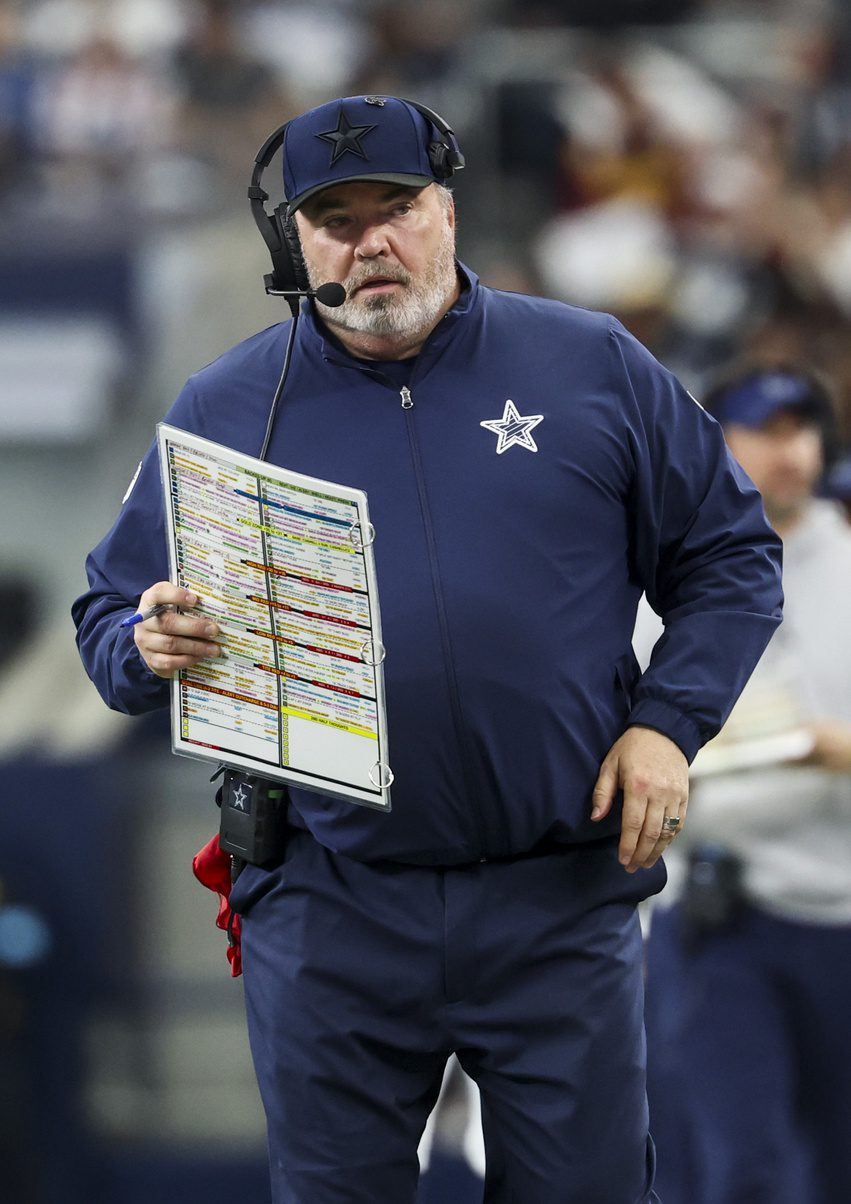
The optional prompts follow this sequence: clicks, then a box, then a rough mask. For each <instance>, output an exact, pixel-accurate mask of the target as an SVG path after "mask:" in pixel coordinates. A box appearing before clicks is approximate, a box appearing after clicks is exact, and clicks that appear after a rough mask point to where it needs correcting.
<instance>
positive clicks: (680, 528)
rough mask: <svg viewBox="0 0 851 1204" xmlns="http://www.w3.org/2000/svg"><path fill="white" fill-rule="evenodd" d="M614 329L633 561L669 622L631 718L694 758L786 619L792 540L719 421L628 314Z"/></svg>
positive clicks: (638, 689)
mask: <svg viewBox="0 0 851 1204" xmlns="http://www.w3.org/2000/svg"><path fill="white" fill-rule="evenodd" d="M610 333H611V338H612V340H613V343H614V355H615V363H616V365H617V368H616V371H618V372H619V373H620V385H621V390H620V392H621V396H624V397H625V398H626V406H627V423H628V436H627V437H628V442H629V444H630V447H631V453H632V456H633V465H632V493H631V497H630V512H631V523H632V530H631V544H632V554H633V557H634V562H633V566H632V568H633V572H634V574H635V576H636V578H637V580H638V582H639V583H640V584H641V586H642V587H643V588H644V590H645V592H646V594H647V598H648V600H649V602H650V604H651V606H652V607H653V609H654V610H655V611H656V612H657V614H659V615H660V616H661V618H662V621H663V623H664V626H665V630H664V634H663V635H662V636H661V638H660V639H659V641H658V643H657V644H656V646H655V648H654V650H653V655H652V657H651V660H650V664H649V665H648V667H647V669H646V670H645V672H644V673H643V675H642V676H641V678H640V680H639V681H638V683H637V686H636V687H635V689H634V691H633V693H632V708H631V711H630V715H629V720H628V722H629V724H630V725H636V724H641V725H643V726H646V727H652V728H655V729H657V730H658V731H660V732H663V733H664V734H665V735H667V736H669V737H670V738H671V739H672V740H673V741H674V742H675V743H676V744H677V745H679V747H680V748H681V749H682V751H683V752H684V753H685V755H686V757H687V758H688V760H689V761H691V760H692V759H693V758H694V756H695V755H696V753H697V751H698V749H699V748H700V747H701V746H702V745H703V744H705V743H706V741H707V740H709V739H711V738H712V736H714V735H715V734H716V733H717V732H718V731H719V729H720V728H721V726H722V725H723V723H724V721H725V720H726V718H727V716H728V714H729V713H730V711H731V709H732V707H733V704H734V703H735V701H736V699H737V698H738V696H739V694H740V693H741V691H742V689H743V688H744V685H745V683H746V682H747V680H748V678H749V677H750V675H751V673H752V672H753V669H754V667H755V666H756V664H757V661H758V660H759V658H760V656H761V655H762V653H763V652H764V650H765V648H766V646H767V644H768V641H769V640H770V638H771V636H772V634H773V632H774V630H775V629H776V627H777V626H778V625H779V623H780V621H781V615H782V605H783V592H782V586H781V556H782V545H781V542H780V539H779V537H778V536H777V535H776V534H775V532H774V531H773V529H772V528H771V527H770V526H769V524H768V521H767V519H766V517H765V512H764V510H763V506H762V498H761V496H760V494H759V492H758V491H757V489H756V487H755V486H754V484H753V483H752V481H751V480H750V478H749V477H748V476H747V475H746V474H745V472H744V471H743V470H742V469H741V468H740V466H739V465H738V464H737V462H736V461H735V460H734V459H733V457H732V456H731V455H730V453H729V451H728V450H727V445H726V443H725V440H724V436H723V433H722V431H721V428H720V426H719V425H718V423H717V422H715V420H714V419H713V418H711V417H710V416H709V415H708V414H706V413H705V412H704V411H703V409H702V408H701V407H700V406H699V405H698V403H697V402H696V401H695V400H694V399H693V398H692V397H691V395H690V394H689V393H687V392H686V391H685V389H683V387H682V386H681V385H680V384H679V382H678V381H677V380H676V378H675V377H674V376H672V375H671V373H670V372H668V371H666V369H664V368H662V367H661V365H660V364H658V363H657V362H656V360H654V359H653V357H652V356H651V355H650V353H649V352H648V351H646V350H645V349H644V348H643V347H642V346H641V345H640V344H639V343H638V342H637V341H636V340H635V339H633V338H632V336H631V335H629V334H628V333H627V331H626V330H624V328H623V327H622V326H620V324H619V323H617V322H613V324H612V327H611V331H610Z"/></svg>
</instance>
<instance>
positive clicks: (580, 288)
mask: <svg viewBox="0 0 851 1204" xmlns="http://www.w3.org/2000/svg"><path fill="white" fill-rule="evenodd" d="M362 91H369V92H385V93H393V94H397V95H402V96H410V97H413V98H414V99H417V100H419V101H421V102H423V103H425V104H427V105H430V106H431V107H433V108H435V109H437V110H438V112H440V113H442V114H443V115H444V116H445V117H446V118H447V119H448V120H449V121H450V122H451V124H452V125H453V126H454V128H455V130H456V132H457V134H458V136H459V139H460V142H461V145H462V147H463V149H464V151H465V154H466V156H467V163H468V170H467V171H465V172H464V173H462V174H461V175H460V176H459V177H458V178H457V187H456V190H455V191H456V196H457V201H458V206H459V214H460V224H459V243H460V253H461V257H462V258H463V259H465V260H466V261H467V262H469V263H470V264H471V265H472V266H473V267H474V268H475V269H476V270H477V271H478V272H479V273H480V274H481V275H482V277H483V279H484V280H485V282H486V283H490V284H494V285H498V286H501V287H507V288H512V289H518V290H523V291H535V292H541V293H544V294H547V295H551V296H556V297H560V298H562V299H564V300H568V301H572V302H575V303H577V304H580V305H585V306H589V307H593V308H602V309H607V310H609V311H612V312H614V313H616V314H617V315H618V316H619V317H621V318H622V319H623V320H624V321H625V322H626V324H627V326H628V327H629V328H630V329H631V330H632V331H633V332H634V333H635V334H637V335H638V336H639V337H640V338H641V339H642V340H643V341H644V342H646V343H647V344H648V345H649V346H650V348H651V349H652V350H653V351H654V352H655V353H656V354H657V355H658V356H659V358H660V359H662V360H663V362H665V363H666V364H667V365H668V366H669V367H671V368H672V369H674V370H675V371H676V372H677V373H678V374H679V375H680V377H681V379H682V380H683V381H684V383H685V384H686V385H687V386H688V387H689V388H690V389H691V390H692V392H694V393H695V394H696V395H697V396H698V397H699V396H700V394H701V391H702V390H703V388H704V387H705V385H706V383H707V381H708V380H709V379H710V378H711V377H712V376H713V375H714V374H715V373H716V372H717V371H718V369H719V368H721V367H722V366H725V365H727V364H728V363H729V362H730V361H731V360H734V359H735V358H737V357H741V356H748V357H750V358H753V359H757V360H766V361H767V360H772V359H774V358H776V357H778V356H781V357H783V358H791V359H794V360H796V361H799V362H801V363H804V364H806V365H808V366H809V367H815V368H817V369H819V370H821V371H822V372H824V373H825V374H826V376H827V377H828V378H829V379H830V380H831V381H832V383H833V386H834V389H835V391H836V396H837V399H838V402H839V406H840V411H841V425H842V430H843V435H844V439H845V445H846V448H847V447H848V445H849V440H851V339H849V320H851V187H849V185H851V6H849V5H848V3H847V0H750V2H748V0H690V2H689V0H682V2H676V0H611V2H609V3H606V2H605V0H539V2H534V0H533V2H529V3H526V2H524V0H466V2H465V0H426V2H423V3H416V2H414V0H394V2H391V3H388V2H386V0H311V2H310V3H307V2H301V0H292V2H289V3H288V2H278V3H272V2H263V0H241V2H240V0H203V2H201V0H199V2H197V3H195V2H192V0H29V2H22V3H15V2H9V0H5V2H3V0H0V490H2V493H0V502H1V503H2V510H0V513H2V524H0V603H1V604H2V617H3V622H2V626H0V772H1V773H2V776H0V820H1V821H2V826H0V1161H2V1166H3V1180H4V1183H3V1187H2V1188H0V1198H2V1199H3V1200H4V1201H5V1200H8V1201H9V1204H77V1202H78V1201H79V1202H83V1201H85V1204H135V1202H136V1201H140V1202H141V1201H142V1200H145V1201H148V1200H150V1199H157V1200H158V1201H159V1204H172V1202H174V1204H176V1202H177V1201H180V1204H194V1202H195V1201H202V1200H205V1199H207V1198H209V1197H210V1196H212V1195H213V1194H215V1195H217V1196H218V1197H219V1198H225V1197H226V1198H228V1199H230V1200H231V1201H233V1204H249V1202H250V1204H258V1202H261V1204H262V1201H263V1200H265V1199H268V1189H267V1188H266V1186H265V1165H264V1159H265V1154H264V1138H263V1124H262V1117H261V1113H260V1108H259V1103H258V1100H257V1096H256V1090H255V1086H254V1080H253V1074H252V1071H251V1068H250V1064H249V1059H248V1051H247V1043H246V1039H245V1036H244V1031H243V1015H242V999H241V989H240V986H239V984H238V983H234V982H232V981H231V980H230V978H229V977H228V973H227V965H226V961H225V949H224V938H223V936H222V934H221V933H219V932H217V931H215V930H214V928H213V918H214V911H215V902H214V899H213V897H212V896H211V895H209V894H208V893H207V892H205V891H204V890H203V889H202V888H201V887H200V886H198V885H197V884H196V883H195V882H194V880H193V878H192V876H191V872H190V862H191V858H192V855H193V854H194V852H195V851H196V849H197V848H198V847H200V845H201V844H203V843H204V842H205V841H206V840H207V838H208V837H209V835H211V833H212V831H213V829H214V825H215V822H216V812H215V809H214V807H213V799H212V788H211V787H210V786H209V785H208V782H207V778H208V776H209V774H208V772H207V771H206V770H205V767H204V766H203V764H201V763H198V764H194V763H192V762H188V761H180V760H178V759H177V758H173V757H172V756H171V755H170V752H169V741H168V731H167V722H166V720H165V718H164V717H153V718H148V719H142V720H128V719H126V718H124V717H122V716H117V715H113V714H111V713H109V712H108V711H106V709H105V708H104V707H103V705H102V704H101V702H100V700H99V699H98V697H97V696H96V694H95V692H94V689H93V687H91V686H90V685H89V683H88V682H87V680H86V679H85V676H84V674H83V671H82V669H81V668H80V666H79V664H78V662H77V658H76V651H75V648H74V641H73V629H72V625H71V621H70V617H69V607H70V603H71V601H72V599H73V598H74V597H75V596H76V595H77V594H78V593H79V592H81V590H82V589H83V587H84V584H85V579H84V574H83V561H84V557H85V554H86V552H87V551H88V549H89V548H90V547H92V546H93V545H94V544H95V543H96V542H97V541H98V539H99V538H100V537H101V536H102V534H103V533H104V532H105V530H106V528H107V526H108V524H109V523H110V521H111V519H112V516H113V515H114V513H115V511H116V510H117V508H118V505H119V504H120V501H121V498H122V496H123V494H124V491H125V489H126V486H127V484H128V482H129V480H130V478H131V476H132V474H133V471H134V469H135V466H136V463H137V461H138V460H139V458H140V456H141V454H142V453H143V451H144V450H145V448H146V447H147V444H148V442H149V441H150V439H151V437H152V434H153V427H154V423H155V422H156V420H157V419H158V418H159V417H160V416H161V414H162V413H163V412H164V411H165V409H166V408H167V406H168V405H169V404H170V402H171V400H172V399H173V398H174V396H175V395H176V393H177V391H178V390H179V388H180V386H181V385H182V383H183V381H184V379H185V377H186V376H187V375H188V374H189V373H190V372H192V371H193V370H194V369H196V368H198V367H200V366H201V365H203V364H204V363H206V362H208V361H209V360H210V359H212V358H214V357H215V356H216V355H217V354H219V353H220V352H221V351H223V350H224V349H225V348H226V347H228V346H229V345H231V344H232V343H234V342H235V341H237V340H238V339H240V338H241V337H243V336H245V335H248V334H249V333H251V332H252V331H254V330H257V329H260V328H262V327H264V326H268V325H270V324H271V323H272V322H275V321H278V320H280V319H281V318H282V317H284V316H285V312H286V311H285V308H284V307H283V305H282V303H280V302H277V301H274V300H271V299H269V298H267V297H266V296H265V294H264V292H263V287H262V276H263V273H264V271H266V270H267V265H266V261H265V254H266V253H265V248H264V247H263V245H262V243H261V241H260V239H259V237H258V235H257V232H256V230H255V228H254V225H253V222H252V220H251V218H250V215H249V210H248V205H247V202H246V199H245V188H246V186H247V183H248V177H249V175H250V167H251V164H252V161H253V156H254V153H255V151H256V149H257V147H258V146H259V145H260V143H261V142H262V141H263V139H264V138H265V136H266V135H267V134H268V133H269V132H270V131H271V130H272V129H274V128H275V127H276V126H277V125H278V124H279V123H280V122H282V121H284V120H286V119H287V118H288V117H290V116H292V115H294V114H295V113H297V112H299V111H301V110H303V109H304V108H306V107H309V106H310V105H312V104H316V103H321V102H322V101H324V100H327V99H329V98H331V97H333V96H337V95H348V94H352V93H357V92H362ZM269 175H270V176H271V175H272V173H271V172H270V173H269ZM833 488H834V489H835V490H836V491H837V492H842V491H844V492H845V493H846V495H851V472H849V468H848V462H847V461H846V462H845V465H844V468H843V467H842V466H840V469H839V470H838V472H837V475H836V477H835V480H834V484H833ZM456 1094H458V1096H459V1099H458V1100H456V1101H455V1102H453V1095H452V1093H451V1092H450V1096H449V1100H448V1102H447V1104H446V1106H445V1108H444V1112H443V1115H442V1119H441V1123H440V1124H439V1126H438V1131H437V1137H436V1143H435V1151H434V1158H433V1162H432V1167H431V1170H430V1171H429V1174H428V1176H427V1177H426V1179H425V1182H424V1186H423V1192H422V1195H423V1200H424V1201H432V1202H433V1201H438V1200H443V1201H448V1200H451V1201H453V1202H455V1204H463V1201H467V1200H469V1201H471V1202H472V1201H474V1200H477V1199H480V1190H479V1189H477V1188H476V1186H475V1181H474V1180H473V1179H472V1177H471V1176H470V1174H469V1172H468V1171H465V1170H463V1169H461V1168H460V1164H457V1163H456V1161H455V1158H454V1156H455V1154H456V1153H457V1152H458V1147H459V1144H460V1141H461V1133H460V1127H459V1124H460V1118H461V1117H462V1115H463V1110H462V1109H461V1107H460V1089H459V1091H457V1092H456Z"/></svg>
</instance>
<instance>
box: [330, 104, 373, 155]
mask: <svg viewBox="0 0 851 1204" xmlns="http://www.w3.org/2000/svg"><path fill="white" fill-rule="evenodd" d="M375 128H376V127H375V126H374V125H350V124H349V119H348V117H347V116H346V114H345V113H344V112H343V111H342V110H341V111H340V118H339V120H338V122H337V128H336V129H335V130H327V131H326V132H325V133H324V134H317V135H316V137H317V138H323V139H324V140H325V141H326V142H330V143H331V146H332V147H333V148H334V149H333V150H332V152H331V162H330V164H329V166H330V167H333V166H334V164H335V163H336V162H337V160H338V159H339V158H341V157H342V156H343V155H344V154H345V153H346V151H350V152H351V154H353V155H357V157H358V158H359V159H366V158H367V155H366V153H365V151H364V149H363V147H362V146H361V139H362V138H365V137H366V135H367V134H369V133H371V132H372V130H374V129H375Z"/></svg>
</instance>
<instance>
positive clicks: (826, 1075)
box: [647, 908, 851, 1204]
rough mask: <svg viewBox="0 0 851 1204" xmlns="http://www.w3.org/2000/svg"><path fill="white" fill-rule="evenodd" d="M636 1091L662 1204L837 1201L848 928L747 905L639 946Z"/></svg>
mask: <svg viewBox="0 0 851 1204" xmlns="http://www.w3.org/2000/svg"><path fill="white" fill-rule="evenodd" d="M647 1032H648V1049H649V1080H648V1084H649V1093H650V1106H651V1116H652V1121H653V1132H654V1136H655V1139H656V1144H657V1148H658V1156H659V1174H658V1184H659V1191H660V1193H661V1194H662V1196H663V1198H664V1200H665V1204H841V1202H842V1201H845V1200H849V1199H851V927H844V928H840V927H836V928H823V927H818V926H816V925H807V924H796V923H790V922H788V921H786V920H781V919H777V918H775V917H772V916H769V915H767V914H765V913H763V912H760V911H756V910H754V909H752V908H749V909H747V910H746V911H745V912H744V914H743V916H742V918H741V920H740V921H739V922H738V923H737V924H736V926H735V927H734V928H732V929H731V930H730V931H727V932H721V933H717V934H714V935H710V936H704V937H702V938H701V939H700V941H699V942H698V943H697V944H696V945H695V946H694V947H691V946H689V948H687V949H686V948H684V946H683V942H682V933H681V916H680V913H679V909H678V908H672V909H670V910H667V909H666V910H664V911H663V910H661V909H660V910H658V911H657V912H656V913H654V917H653V923H652V925H651V931H650V940H649V946H648V971H647Z"/></svg>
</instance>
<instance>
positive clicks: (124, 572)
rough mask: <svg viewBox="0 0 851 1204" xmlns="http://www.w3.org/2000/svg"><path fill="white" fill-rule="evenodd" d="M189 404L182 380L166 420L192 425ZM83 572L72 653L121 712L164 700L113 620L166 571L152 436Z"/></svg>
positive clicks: (160, 684)
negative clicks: (84, 578) (76, 650)
mask: <svg viewBox="0 0 851 1204" xmlns="http://www.w3.org/2000/svg"><path fill="white" fill-rule="evenodd" d="M196 409H197V406H196V398H195V396H194V390H193V388H192V385H191V383H190V384H189V385H187V386H186V388H185V389H184V390H183V392H182V393H181V395H180V397H179V398H178V400H177V401H176V402H175V404H174V406H173V407H172V409H171V411H170V412H169V414H168V415H167V420H168V421H169V422H170V423H172V424H173V425H174V426H179V427H181V428H182V429H184V430H196V431H198V425H199V424H198V421H197V414H196V412H195V411H196ZM198 433H202V432H201V431H198ZM86 575H87V577H88V582H89V588H88V590H87V591H86V592H85V593H84V594H82V595H81V596H80V597H79V598H78V599H77V600H76V602H75V603H74V605H73V606H72V608H71V614H72V617H73V619H74V623H75V626H76V628H77V647H78V648H79V650H80V656H81V657H82V660H83V664H84V665H85V668H86V672H87V673H88V675H89V677H90V678H91V679H92V681H93V682H94V684H95V686H96V687H97V690H98V692H99V694H100V695H101V697H102V698H103V700H104V702H106V703H107V705H108V706H110V707H111V708H112V709H113V710H115V711H123V712H124V713H125V714H128V715H138V714H142V713H143V712H145V711H152V710H155V709H156V708H157V707H164V706H168V703H169V697H170V682H168V681H166V680H165V679H164V678H161V677H158V676H157V675H156V674H155V673H153V672H152V671H151V670H150V669H149V668H148V666H147V665H146V664H145V662H144V661H143V660H142V657H141V656H140V655H139V651H138V649H137V647H136V642H135V640H134V638H133V629H132V627H121V620H122V619H123V618H126V617H127V616H128V615H131V614H133V613H134V611H135V610H136V609H137V607H138V603H139V598H140V597H141V595H142V593H143V592H144V591H145V590H146V589H147V588H148V586H150V585H153V584H154V583H155V582H157V581H167V580H168V579H169V563H168V543H167V540H166V533H165V513H164V506H163V497H162V485H161V483H160V469H159V457H158V453H157V447H156V444H155V443H154V444H152V445H151V447H150V448H149V449H148V452H147V454H146V455H145V458H144V459H143V460H142V463H141V464H140V465H139V470H138V474H137V476H136V478H135V480H134V482H133V484H132V485H131V487H130V489H129V490H128V492H127V495H126V496H125V499H124V502H123V504H122V507H121V510H120V512H119V514H118V517H117V519H116V520H115V522H114V524H113V526H112V528H111V530H110V531H109V532H108V533H107V535H106V536H105V537H104V538H103V539H102V540H101V542H100V543H99V544H98V545H97V547H96V548H95V549H94V550H93V551H92V552H91V553H90V554H89V556H88V558H87V560H86Z"/></svg>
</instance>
